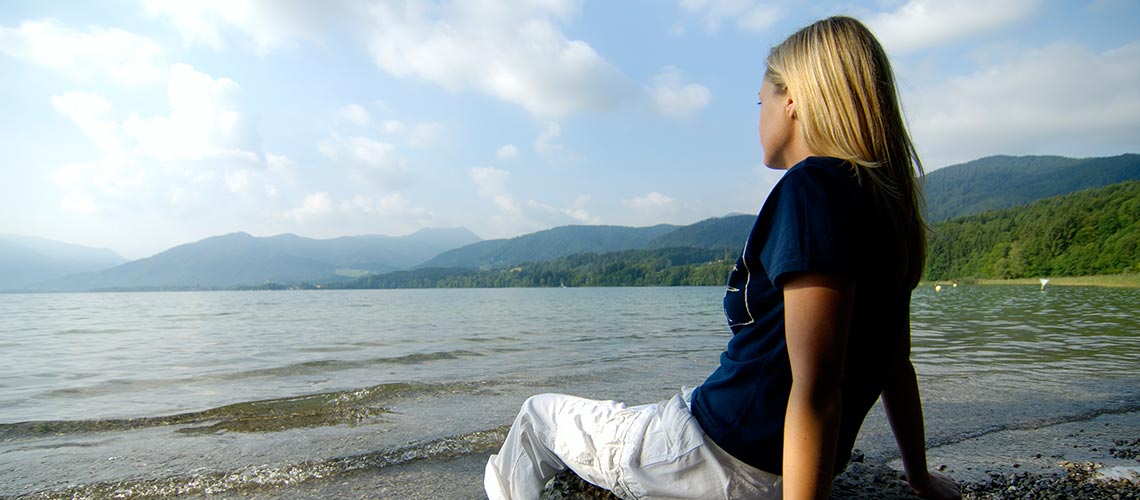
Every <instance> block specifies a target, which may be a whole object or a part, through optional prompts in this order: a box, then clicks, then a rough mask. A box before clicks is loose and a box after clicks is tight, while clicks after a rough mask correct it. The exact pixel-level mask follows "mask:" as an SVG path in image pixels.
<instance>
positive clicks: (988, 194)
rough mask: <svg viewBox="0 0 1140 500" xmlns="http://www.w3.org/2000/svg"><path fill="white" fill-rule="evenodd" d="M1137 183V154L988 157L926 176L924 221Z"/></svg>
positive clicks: (1139, 165) (1139, 161)
mask: <svg viewBox="0 0 1140 500" xmlns="http://www.w3.org/2000/svg"><path fill="white" fill-rule="evenodd" d="M1133 179H1140V155H1136V154H1125V155H1120V156H1113V157H1107V158H1082V159H1076V158H1064V157H1060V156H990V157H987V158H981V159H978V160H974V161H971V162H967V163H962V164H960V165H953V166H949V167H946V168H941V169H938V170H935V171H933V172H930V173H929V174H928V175H927V176H926V185H925V196H926V208H927V211H926V218H927V222H930V223H935V222H939V221H943V220H947V219H952V218H954V217H961V216H964V215H972V214H977V213H981V212H985V211H987V210H997V209H1002V208H1008V207H1014V206H1018V205H1024V204H1026V203H1030V202H1032V201H1035V200H1039V199H1043V198H1049V197H1052V196H1058V195H1063V194H1068V193H1072V192H1076V191H1080V190H1083V189H1088V188H1095V187H1101V186H1107V185H1109V184H1115V183H1118V182H1122V181H1126V180H1133Z"/></svg>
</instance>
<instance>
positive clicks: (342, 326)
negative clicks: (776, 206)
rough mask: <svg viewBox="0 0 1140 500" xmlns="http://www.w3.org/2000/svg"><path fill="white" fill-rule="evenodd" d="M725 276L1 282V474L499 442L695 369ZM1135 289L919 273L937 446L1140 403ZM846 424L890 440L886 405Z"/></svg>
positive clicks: (135, 489) (429, 450)
mask: <svg viewBox="0 0 1140 500" xmlns="http://www.w3.org/2000/svg"><path fill="white" fill-rule="evenodd" d="M722 293H723V290H722V289H721V288H718V287H710V288H568V289H480V290H364V291H292V292H269V291H267V292H200V293H197V292H180V293H101V294H32V295H19V294H10V295H0V496H19V495H25V494H31V493H36V494H37V496H38V497H44V498H52V497H59V498H72V497H74V496H78V497H89V498H112V497H116V495H118V496H123V495H127V494H128V493H129V494H130V495H143V494H146V495H154V496H160V497H161V496H174V495H178V494H210V493H215V492H221V491H230V492H241V491H252V490H253V489H257V488H264V487H266V486H270V487H282V486H285V487H287V486H289V485H293V484H296V483H298V482H302V481H310V480H312V481H324V480H329V478H335V477H336V476H337V475H340V474H345V473H348V472H351V471H354V470H360V469H373V470H374V469H383V468H385V467H391V466H394V465H398V464H401V463H407V462H409V461H413V460H420V461H424V460H426V461H441V460H446V459H448V458H449V457H454V456H457V455H460V454H464V453H470V452H472V451H476V452H484V451H487V450H492V449H494V448H495V446H496V445H497V443H498V442H499V440H501V439H502V436H503V429H504V427H503V426H505V425H506V424H509V422H510V421H511V419H512V418H513V416H514V414H515V412H516V411H517V408H518V405H519V404H520V403H521V402H522V400H523V399H525V398H526V397H527V396H528V395H531V394H534V393H538V392H564V393H572V394H578V395H583V396H588V397H593V398H598V399H610V398H612V399H618V400H622V401H627V402H630V403H644V402H653V401H657V400H660V399H664V398H665V397H668V396H669V395H670V394H671V393H672V392H674V391H677V390H679V389H680V387H681V386H683V385H687V386H694V385H697V384H699V383H700V382H701V381H702V380H703V379H704V378H705V377H706V376H707V375H708V374H709V373H710V372H711V371H712V370H713V368H715V363H716V362H717V359H718V356H719V353H720V351H721V350H722V349H723V348H724V345H725V343H726V342H727V340H728V337H729V332H728V329H727V327H726V326H725V325H724V318H723V315H722V312H721V308H720V299H721V295H722ZM1138 304H1140V290H1135V289H1105V288H1084V287H1056V288H1048V289H1046V290H1044V291H1042V290H1040V289H1039V288H1038V287H1019V286H1003V287H998V286H991V287H981V286H960V287H956V288H946V289H944V290H943V291H942V292H941V293H936V292H935V291H934V290H933V289H930V288H928V287H924V288H920V289H919V290H917V291H916V292H915V296H914V300H913V305H912V328H913V344H914V347H913V350H914V352H913V356H912V357H913V359H914V361H915V364H916V367H917V369H918V371H919V375H920V381H921V383H922V386H923V396H924V400H925V405H926V412H927V428H928V438H929V441H930V443H931V446H934V447H937V446H939V445H940V444H949V443H955V442H958V441H961V440H962V439H963V438H964V437H968V436H978V435H982V434H985V433H989V432H995V431H1000V430H1006V429H1031V428H1034V427H1040V426H1047V425H1055V424H1057V423H1062V422H1079V421H1082V420H1089V419H1092V418H1095V417H1097V416H1098V415H1104V414H1122V413H1129V412H1136V411H1140V373H1138V371H1137V367H1138V366H1140V317H1138V315H1137V313H1136V310H1137V305H1138ZM859 446H860V448H861V449H863V450H864V451H866V452H867V456H868V459H877V460H884V461H885V460H889V459H891V458H893V457H894V456H895V455H894V453H895V452H894V451H893V444H892V442H891V441H890V437H889V430H888V429H887V427H886V424H885V423H884V422H883V419H882V418H881V417H879V416H876V415H875V414H872V416H871V417H869V418H868V422H867V424H866V425H865V426H864V432H863V434H862V435H861V437H860V443H859ZM128 496H129V495H128Z"/></svg>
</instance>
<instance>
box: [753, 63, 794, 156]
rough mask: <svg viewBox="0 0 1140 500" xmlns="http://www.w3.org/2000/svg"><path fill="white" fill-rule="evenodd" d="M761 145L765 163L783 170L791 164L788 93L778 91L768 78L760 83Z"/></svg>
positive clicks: (790, 122) (790, 126)
mask: <svg viewBox="0 0 1140 500" xmlns="http://www.w3.org/2000/svg"><path fill="white" fill-rule="evenodd" d="M759 98H760V125H759V128H760V147H761V148H764V165H767V166H768V168H772V169H776V170H783V169H786V168H788V167H790V166H791V165H789V164H788V162H787V160H786V156H787V153H788V151H787V146H788V143H789V142H790V139H791V137H792V119H791V116H789V113H787V112H786V109H787V107H788V103H787V95H781V94H779V93H777V92H776V86H775V85H773V84H772V82H769V81H768V79H767V78H765V79H764V83H763V84H761V85H760V95H759Z"/></svg>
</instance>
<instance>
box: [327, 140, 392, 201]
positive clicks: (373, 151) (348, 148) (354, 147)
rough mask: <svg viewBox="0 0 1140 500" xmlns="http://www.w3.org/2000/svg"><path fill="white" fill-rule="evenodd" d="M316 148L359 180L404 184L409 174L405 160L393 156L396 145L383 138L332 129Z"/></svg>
mask: <svg viewBox="0 0 1140 500" xmlns="http://www.w3.org/2000/svg"><path fill="white" fill-rule="evenodd" d="M317 150H318V151H320V153H321V154H322V155H323V156H325V157H326V158H328V159H330V160H334V161H337V162H340V163H341V164H342V165H343V166H345V167H347V168H348V171H349V174H350V175H352V176H353V177H355V178H357V179H358V180H366V181H371V182H375V183H377V184H379V185H380V186H382V187H385V188H393V187H396V186H399V185H403V184H404V183H405V182H407V181H408V180H409V177H410V173H409V172H408V169H407V166H406V165H405V163H404V161H403V160H401V159H399V158H398V157H397V156H396V147H395V146H393V145H391V144H389V143H386V142H379V141H374V140H372V139H369V138H367V137H361V136H350V137H341V136H340V135H339V134H336V133H334V134H332V136H331V137H330V138H328V139H324V140H322V141H321V142H320V143H319V144H318V145H317Z"/></svg>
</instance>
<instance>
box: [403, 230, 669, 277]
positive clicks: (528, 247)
mask: <svg viewBox="0 0 1140 500" xmlns="http://www.w3.org/2000/svg"><path fill="white" fill-rule="evenodd" d="M677 228H678V226H674V225H670V224H658V225H656V226H648V227H626V226H577V225H575V226H560V227H555V228H551V229H546V230H543V231H538V232H535V233H530V234H525V235H522V236H517V237H514V238H510V239H499V240H487V241H481V242H479V243H475V244H473V245H468V246H466V247H461V248H456V249H454V250H450V251H447V252H444V253H442V254H440V255H438V256H436V257H435V258H433V259H431V260H429V261H427V262H424V263H423V264H420V265H418V266H416V267H417V268H426V267H461V268H470V269H480V268H482V269H486V268H494V267H502V266H510V265H514V264H519V263H522V262H544V261H549V260H554V259H557V258H559V257H566V256H568V255H574V254H579V253H608V252H617V251H621V250H636V249H641V248H646V247H647V246H648V245H649V244H650V242H652V241H653V240H654V239H655V238H657V237H660V236H662V235H664V234H667V233H669V232H672V231H674V230H676V229H677Z"/></svg>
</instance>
